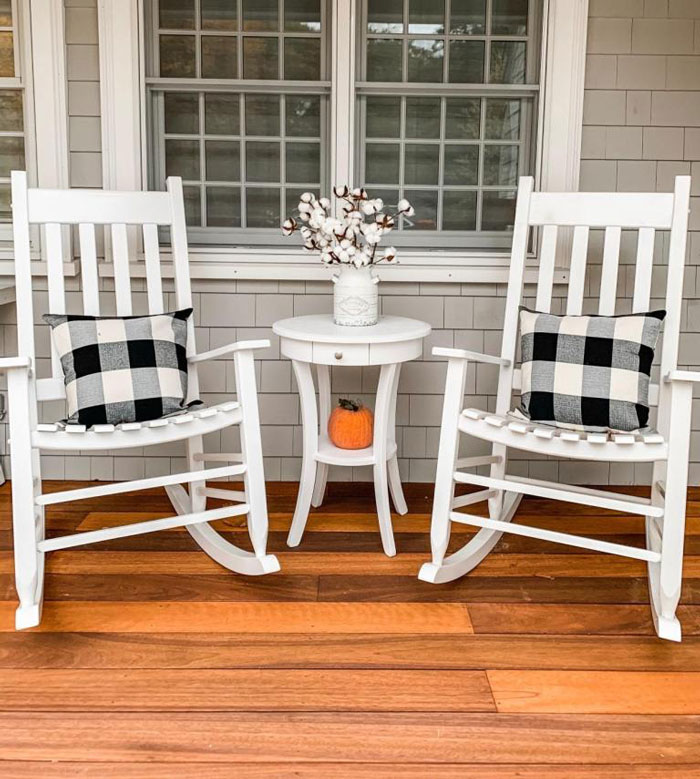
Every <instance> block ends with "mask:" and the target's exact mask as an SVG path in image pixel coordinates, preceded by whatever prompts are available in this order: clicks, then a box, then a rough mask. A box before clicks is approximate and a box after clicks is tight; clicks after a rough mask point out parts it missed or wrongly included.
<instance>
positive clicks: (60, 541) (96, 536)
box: [37, 503, 248, 552]
mask: <svg viewBox="0 0 700 779" xmlns="http://www.w3.org/2000/svg"><path fill="white" fill-rule="evenodd" d="M247 513H248V504H247V503H243V504H237V505H235V506H223V507H222V508H218V509H209V510H208V511H197V512H195V513H192V514H178V515H176V516H174V517H164V518H163V519H150V520H148V521H147V522H135V523H134V524H133V525H118V526H117V527H106V528H103V529H102V530H89V531H87V532H84V533H71V534H70V535H67V536H59V537H58V538H49V539H46V540H44V541H40V542H39V543H38V545H37V546H38V549H39V551H40V552H54V551H56V550H57V549H71V548H72V547H75V546H84V545H85V544H94V543H97V542H98V541H111V540H112V539H114V538H128V537H129V536H140V535H142V534H144V533H155V532H157V531H159V530H172V529H173V528H176V527H184V526H186V525H197V524H199V523H201V522H215V521H216V520H217V519H227V518H228V517H237V516H240V515H241V514H247Z"/></svg>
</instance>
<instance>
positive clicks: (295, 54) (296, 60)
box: [284, 38, 321, 81]
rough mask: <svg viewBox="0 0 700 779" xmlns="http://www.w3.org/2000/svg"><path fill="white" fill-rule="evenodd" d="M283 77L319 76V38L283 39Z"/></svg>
mask: <svg viewBox="0 0 700 779" xmlns="http://www.w3.org/2000/svg"><path fill="white" fill-rule="evenodd" d="M284 77H285V78H286V79H289V80H290V81H318V80H319V79H320V78H321V39H320V38H285V39H284Z"/></svg>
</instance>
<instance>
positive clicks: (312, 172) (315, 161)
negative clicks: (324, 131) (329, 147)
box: [286, 143, 321, 184]
mask: <svg viewBox="0 0 700 779" xmlns="http://www.w3.org/2000/svg"><path fill="white" fill-rule="evenodd" d="M286 165H287V181H289V182H293V183H299V184H315V183H317V182H318V181H319V180H320V178H321V147H320V146H319V145H318V144H317V143H287V149H286Z"/></svg>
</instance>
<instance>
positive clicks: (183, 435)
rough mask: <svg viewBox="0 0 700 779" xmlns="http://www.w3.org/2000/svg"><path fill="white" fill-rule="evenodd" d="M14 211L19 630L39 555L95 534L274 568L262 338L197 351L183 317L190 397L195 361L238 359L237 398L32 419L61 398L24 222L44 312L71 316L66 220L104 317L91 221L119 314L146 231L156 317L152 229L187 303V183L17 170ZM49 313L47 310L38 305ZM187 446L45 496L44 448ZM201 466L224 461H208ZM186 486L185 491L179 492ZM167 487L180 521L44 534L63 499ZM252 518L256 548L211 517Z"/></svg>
mask: <svg viewBox="0 0 700 779" xmlns="http://www.w3.org/2000/svg"><path fill="white" fill-rule="evenodd" d="M12 215H13V227H14V247H15V277H16V291H17V338H18V343H19V349H18V354H19V356H18V357H9V358H4V359H0V370H5V371H6V372H7V374H8V388H9V389H8V391H9V398H10V403H9V423H10V440H11V449H10V451H11V469H12V516H13V524H14V550H15V577H16V584H17V593H18V596H19V608H18V609H17V613H16V627H17V629H21V628H28V627H32V626H34V625H37V624H38V623H39V621H40V619H41V607H42V599H43V586H44V581H43V580H44V555H45V553H46V552H50V551H53V550H56V549H66V548H69V547H74V546H81V545H83V544H91V543H94V542H96V541H104V540H108V539H112V538H121V537H124V536H132V535H139V534H141V533H151V532H153V531H156V530H165V529H170V528H175V527H181V526H185V527H187V529H188V531H189V532H190V535H191V536H192V538H194V540H195V541H196V542H197V544H199V546H200V547H202V549H203V550H204V551H205V552H206V553H207V554H208V555H210V557H212V558H213V559H214V560H216V561H217V562H218V563H220V564H221V565H223V566H224V567H226V568H229V569H230V570H232V571H236V572H237V573H243V574H249V575H259V574H265V573H272V572H274V571H278V570H279V564H278V562H277V559H276V558H275V557H274V556H273V555H269V554H267V553H266V544H267V531H268V519H267V505H266V499H265V478H264V474H263V459H262V448H261V443H260V423H259V417H258V403H257V390H256V383H255V366H254V361H253V351H254V350H255V349H260V348H264V347H267V346H269V345H270V344H269V341H264V340H260V341H241V342H239V343H234V344H231V345H229V346H222V347H219V348H218V349H213V350H211V351H209V352H205V353H203V354H197V353H196V351H195V340H194V325H193V323H192V317H190V321H189V333H188V343H187V355H188V363H189V365H188V382H189V388H188V390H189V396H190V398H197V397H198V394H199V383H198V380H197V365H198V363H200V362H203V361H204V360H209V359H213V358H217V357H221V356H222V355H225V354H229V353H231V354H233V359H234V364H235V376H236V388H237V401H230V402H225V403H220V404H219V405H216V406H212V407H210V408H202V409H200V410H195V411H191V412H188V413H184V414H182V415H179V416H174V417H171V418H164V419H157V420H153V421H151V422H143V423H127V424H121V425H117V426H116V427H115V426H113V425H94V426H93V427H92V428H90V429H85V427H84V426H81V425H66V426H64V425H60V424H39V423H38V422H37V419H38V403H40V402H42V401H51V400H59V399H63V398H65V387H64V382H63V373H62V369H61V364H60V361H59V359H58V356H57V354H56V351H55V349H53V348H52V376H51V378H45V379H39V378H37V377H36V373H35V347H34V343H35V342H34V312H33V310H32V269H31V264H30V253H29V247H30V244H29V237H30V233H29V226H30V224H32V225H44V240H45V248H46V262H47V276H48V290H49V292H48V294H49V310H50V312H51V313H58V314H61V313H66V301H65V294H64V276H63V258H64V246H63V237H64V232H65V231H64V228H63V225H78V226H79V228H78V230H79V243H80V265H81V277H82V278H81V281H82V301H83V313H84V314H88V315H99V314H100V296H99V291H98V263H97V255H96V249H95V225H96V224H98V225H108V226H109V227H110V233H111V244H112V255H113V262H114V286H115V296H116V312H117V316H129V315H130V314H131V313H132V299H131V281H130V272H129V251H128V242H127V237H128V231H127V225H138V226H139V227H140V228H141V229H142V231H143V245H144V254H145V272H146V286H147V291H148V309H149V313H151V314H157V313H163V311H164V310H165V308H164V298H163V289H162V279H161V264H160V253H159V245H158V227H159V226H168V227H169V228H170V235H171V244H172V262H173V266H174V275H175V293H176V302H177V308H178V309H183V308H189V307H190V306H191V305H192V295H191V291H190V276H189V265H188V257H187V238H186V234H185V212H184V205H183V197H182V183H181V180H180V179H179V178H169V179H168V182H167V192H100V191H92V190H90V191H88V190H77V189H74V190H66V191H58V190H40V189H27V177H26V174H25V173H24V172H13V173H12ZM40 313H44V312H40ZM230 425H239V426H240V434H241V449H242V452H241V453H237V454H209V455H208V454H205V453H204V449H203V445H202V438H203V436H204V435H206V434H207V433H211V432H214V431H216V430H221V429H223V428H225V427H228V426H230ZM181 440H183V441H186V446H187V460H188V465H189V471H188V472H187V473H178V474H172V475H168V476H158V477H154V478H146V479H138V480H136V481H130V482H122V483H115V484H104V485H98V486H94V487H85V488H82V489H71V490H65V491H61V492H52V493H42V491H41V471H40V452H41V451H57V450H60V451H61V452H79V453H83V454H86V455H89V454H91V453H93V452H97V451H105V450H107V451H111V450H115V449H123V448H130V447H142V446H152V445H157V444H165V443H170V442H172V441H181ZM208 461H213V462H219V463H221V465H220V466H219V467H214V468H208V469H206V470H205V469H204V468H205V465H204V464H205V463H206V462H208ZM227 476H241V477H242V478H243V481H244V485H245V491H244V492H233V491H229V490H223V489H216V488H213V487H207V486H206V480H207V479H215V478H221V477H227ZM183 484H188V485H189V491H186V490H185V489H184V488H183V486H182V485H183ZM151 487H165V489H166V491H167V493H168V496H169V498H170V501H171V502H172V504H173V506H174V508H175V512H176V516H172V517H167V518H164V519H155V520H151V521H148V522H138V523H135V524H131V525H124V526H121V527H111V528H105V529H101V530H93V531H88V532H81V533H74V534H71V535H65V536H62V537H59V538H50V539H47V538H46V536H45V532H44V509H45V507H46V506H49V505H54V504H56V503H64V502H66V501H72V500H80V499H84V498H93V497H97V496H100V495H116V494H119V493H123V492H132V491H135V490H143V489H149V488H151ZM207 497H215V498H223V499H225V500H230V501H238V502H237V503H236V504H234V505H230V506H225V507H223V508H215V509H209V510H207V509H206V501H207ZM244 514H247V515H248V530H249V534H250V538H251V542H252V546H253V549H254V552H253V553H251V552H246V551H245V550H243V549H239V548H238V547H236V546H234V545H233V544H230V543H228V542H227V541H225V540H224V539H223V538H222V537H221V536H220V535H219V534H218V533H217V532H216V531H215V530H214V529H213V528H212V527H211V526H210V525H209V524H208V523H209V522H211V521H213V520H217V519H223V518H225V517H232V516H239V515H244Z"/></svg>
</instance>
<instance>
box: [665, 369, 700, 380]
mask: <svg viewBox="0 0 700 779" xmlns="http://www.w3.org/2000/svg"><path fill="white" fill-rule="evenodd" d="M666 381H692V382H700V371H679V370H675V371H669V373H668V376H666Z"/></svg>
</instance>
